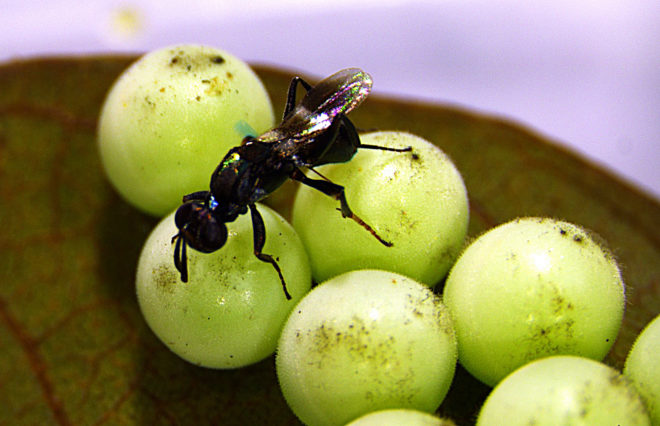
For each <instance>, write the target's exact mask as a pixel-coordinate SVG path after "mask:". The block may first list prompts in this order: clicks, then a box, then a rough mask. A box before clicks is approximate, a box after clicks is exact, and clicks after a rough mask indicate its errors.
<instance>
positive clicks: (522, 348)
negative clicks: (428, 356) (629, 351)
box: [443, 218, 625, 386]
mask: <svg viewBox="0 0 660 426" xmlns="http://www.w3.org/2000/svg"><path fill="white" fill-rule="evenodd" d="M443 297H444V302H445V303H446V304H447V307H448V308H449V310H450V311H451V313H452V316H453V318H454V322H455V327H456V336H457V339H458V353H459V362H460V363H461V364H462V365H463V366H464V367H465V369H466V370H468V371H469V372H470V373H471V374H472V375H473V376H475V377H476V378H477V379H479V380H481V381H482V382H484V383H486V384H487V385H489V386H494V385H496V384H497V382H499V381H500V380H501V379H502V378H504V377H505V376H506V375H507V374H509V373H511V372H512V371H513V370H515V369H516V368H518V367H520V366H522V365H523V364H525V363H527V362H530V361H533V360H535V359H537V358H541V357H544V356H549V355H559V354H565V355H579V356H584V357H588V358H592V359H595V360H602V359H603V358H604V357H605V355H606V354H607V352H608V351H609V349H610V348H611V346H612V345H613V344H614V341H615V340H616V337H617V335H618V332H619V329H620V327H621V321H622V317H623V311H624V301H625V298H624V285H623V281H622V279H621V274H620V271H619V268H618V266H617V263H616V261H615V259H614V257H613V256H612V255H611V254H610V252H609V251H608V250H607V249H606V248H604V247H603V246H602V245H600V244H598V243H597V242H596V241H595V240H594V239H593V238H592V237H591V236H590V234H589V233H587V232H586V231H585V230H583V229H582V228H580V227H578V226H576V225H573V224H571V223H567V222H563V221H558V220H552V219H545V218H523V219H517V220H514V221H511V222H508V223H506V224H503V225H500V226H497V227H495V228H493V229H491V230H489V231H487V232H485V233H484V234H482V235H481V236H479V237H478V238H477V239H476V240H474V241H473V242H472V243H471V244H470V245H469V246H468V247H467V248H466V249H465V251H464V252H463V253H462V254H461V256H460V257H459V259H458V260H457V262H456V264H455V265H454V267H453V268H452V270H451V272H450V273H449V276H448V278H447V281H446V284H445V288H444V296H443Z"/></svg>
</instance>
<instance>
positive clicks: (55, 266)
mask: <svg viewBox="0 0 660 426" xmlns="http://www.w3.org/2000/svg"><path fill="white" fill-rule="evenodd" d="M131 60H133V58H128V57H126V58H90V59H82V58H80V59H44V60H33V61H25V62H15V63H9V64H5V65H4V66H1V67H0V226H1V230H0V250H1V253H0V424H48V423H55V424H95V423H104V422H108V423H112V424H115V423H122V424H160V423H176V424H266V423H268V424H296V423H297V420H296V419H295V416H294V415H293V414H292V413H291V412H290V410H289V409H288V408H287V406H286V404H285V402H284V400H283V398H282V396H281V394H280V391H279V388H278V385H277V380H276V376H275V373H274V367H273V365H274V363H273V359H272V358H269V359H267V360H265V361H263V362H261V363H259V364H257V365H254V366H252V367H249V368H245V369H242V370H236V371H213V370H206V369H202V368H199V367H195V366H193V365H190V364H188V363H186V362H184V361H182V360H180V359H179V358H177V357H176V356H175V355H173V354H171V353H170V352H169V351H168V350H167V349H166V348H165V346H164V345H162V344H161V343H160V342H159V341H158V340H157V339H156V338H155V337H154V335H153V334H152V333H151V332H150V331H149V329H148V328H147V327H146V325H145V323H144V321H143V320H142V318H141V316H140V312H139V309H138V306H137V303H136V300H135V295H134V293H135V290H134V273H135V267H136V264H137V257H138V254H139V250H140V248H141V246H142V243H143V241H144V239H145V238H146V236H147V234H148V233H149V231H150V230H151V227H152V226H153V225H155V220H154V219H153V218H149V217H146V216H144V215H142V214H140V213H139V212H138V211H136V210H135V209H133V208H131V207H130V206H128V205H127V204H126V203H124V202H123V201H122V200H121V199H120V198H119V197H118V196H117V194H116V193H115V192H114V191H113V189H112V188H111V187H110V185H109V184H108V183H107V181H106V180H105V178H104V175H103V172H102V169H101V165H100V161H99V159H98V156H97V152H96V145H95V128H96V121H97V116H98V112H99V109H100V105H101V103H102V101H103V99H104V96H105V94H106V92H107V90H108V88H109V87H110V85H111V84H112V82H113V81H114V79H115V78H116V77H117V76H118V75H119V73H120V72H121V71H122V70H123V69H124V68H125V67H126V66H127V65H128V64H129V63H130V61H131ZM258 72H259V74H260V76H261V77H262V78H263V80H264V82H265V84H266V86H267V87H268V88H269V90H270V93H271V96H272V99H273V102H274V104H275V105H276V106H280V111H281V106H282V105H283V104H284V98H285V94H286V88H287V86H288V83H289V79H290V78H291V74H290V73H285V72H282V71H276V70H272V69H264V68H259V69H258ZM351 116H352V118H353V119H354V121H355V123H356V124H357V126H358V127H360V128H363V129H372V128H378V129H381V130H407V131H410V132H413V133H416V134H418V135H420V136H422V137H425V138H427V139H429V140H431V141H433V142H434V143H436V144H437V145H438V146H440V147H441V148H442V149H444V150H445V151H446V152H447V153H448V154H449V155H450V156H451V157H452V158H453V159H454V161H455V162H456V164H457V166H458V168H459V169H460V171H461V173H462V174H463V176H464V178H465V181H466V185H467V187H468V191H469V195H470V200H471V215H472V218H471V223H470V234H471V235H473V236H474V235H477V234H478V233H479V232H481V231H483V230H485V229H487V228H489V227H491V226H493V225H496V224H498V223H502V222H504V221H507V220H509V219H512V218H514V217H517V216H521V215H543V216H553V217H557V218H561V219H564V220H568V221H571V222H575V223H578V224H582V225H584V226H586V227H588V228H590V229H592V230H593V231H594V232H596V233H598V234H599V235H600V236H601V237H602V238H604V239H605V240H607V241H608V243H609V245H610V247H612V249H613V250H614V252H615V254H616V256H617V257H618V259H619V261H620V262H621V264H622V265H623V268H624V279H625V281H626V283H627V285H628V290H627V291H628V305H627V312H626V317H625V321H624V329H623V331H622V333H621V335H620V337H619V339H618V341H617V343H616V345H615V346H614V348H613V350H612V352H611V353H610V355H609V356H608V358H607V362H608V363H609V364H611V365H614V366H615V367H618V368H620V367H622V365H623V360H624V358H625V355H626V353H627V351H628V349H629V348H630V346H631V344H632V342H633V340H634V338H635V336H636V335H637V333H638V332H639V331H640V330H641V328H642V327H643V326H644V325H645V324H646V323H647V322H648V321H649V320H650V319H651V318H652V317H653V316H654V315H657V313H658V312H660V262H659V260H660V230H659V227H658V224H659V223H658V218H659V217H660V205H658V203H657V202H655V201H653V200H651V199H649V198H647V197H646V196H644V195H643V194H641V193H640V192H638V191H637V190H636V189H634V188H631V187H630V186H627V185H626V184H623V183H621V182H620V181H618V180H617V179H616V178H614V177H612V176H610V175H608V174H607V173H605V172H603V171H602V170H600V169H598V168H597V167H594V166H593V165H590V164H589V163H587V162H585V161H584V160H582V159H580V158H578V157H577V156H575V155H573V154H571V153H569V152H566V151H564V150H562V149H560V148H558V147H557V146H556V145H553V144H552V143H550V142H547V141H545V140H544V139H543V138H542V137H541V136H539V135H536V134H534V133H532V132H530V131H529V130H527V129H525V128H523V127H520V126H518V125H516V124H513V123H510V122H507V121H504V120H502V119H498V118H493V117H487V116H483V115H478V114H475V113H472V112H469V111H466V110H461V109H457V108H452V107H445V106H434V105H423V104H417V103H411V102H402V101H396V100H391V99H379V98H377V97H372V98H371V99H369V100H368V101H367V102H366V104H365V105H364V106H362V107H360V108H359V110H358V111H356V112H355V113H353V114H352V115H351ZM292 189H293V185H292V184H286V185H285V187H284V188H282V189H281V190H280V191H278V192H277V193H276V194H274V196H273V197H272V198H271V199H270V204H271V205H273V206H275V207H276V208H278V209H280V210H281V211H283V212H284V213H285V215H286V214H289V212H290V201H291V194H292ZM457 374H458V376H457V378H456V379H455V380H454V387H453V388H452V390H451V391H450V394H449V396H448V398H447V400H446V401H445V403H444V404H443V406H442V407H441V409H440V412H441V413H443V414H448V415H451V416H452V417H453V418H454V419H455V420H457V421H458V422H459V423H463V422H470V421H474V417H473V415H474V413H475V412H476V410H477V409H478V407H479V404H480V403H481V401H482V400H483V397H484V396H485V394H486V392H487V388H485V387H484V386H482V385H480V384H478V383H476V381H474V380H473V379H471V378H470V377H469V375H468V374H467V373H465V372H464V371H463V370H460V369H459V371H458V373H457Z"/></svg>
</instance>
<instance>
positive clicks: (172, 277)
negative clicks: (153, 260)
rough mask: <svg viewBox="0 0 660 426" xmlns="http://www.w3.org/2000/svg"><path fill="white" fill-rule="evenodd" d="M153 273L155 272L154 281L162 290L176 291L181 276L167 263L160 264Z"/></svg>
mask: <svg viewBox="0 0 660 426" xmlns="http://www.w3.org/2000/svg"><path fill="white" fill-rule="evenodd" d="M152 273H153V274H154V283H155V285H156V287H157V288H158V290H159V291H160V292H162V293H174V290H175V288H176V287H175V286H176V285H178V281H179V276H178V275H177V273H176V272H175V271H174V270H173V269H172V268H170V267H169V266H166V265H158V266H157V267H156V268H154V269H153V271H152Z"/></svg>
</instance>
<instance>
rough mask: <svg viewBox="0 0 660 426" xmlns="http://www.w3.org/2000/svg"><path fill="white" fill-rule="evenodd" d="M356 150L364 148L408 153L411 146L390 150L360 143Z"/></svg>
mask: <svg viewBox="0 0 660 426" xmlns="http://www.w3.org/2000/svg"><path fill="white" fill-rule="evenodd" d="M358 148H360V149H361V148H364V149H378V150H381V151H392V152H410V151H412V146H407V147H405V148H390V147H387V146H380V145H369V144H365V143H361V144H360V145H358Z"/></svg>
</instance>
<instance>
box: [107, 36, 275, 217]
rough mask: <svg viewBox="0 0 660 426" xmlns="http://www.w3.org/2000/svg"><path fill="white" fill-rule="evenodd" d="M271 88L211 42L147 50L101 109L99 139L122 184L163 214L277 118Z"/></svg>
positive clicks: (113, 177)
mask: <svg viewBox="0 0 660 426" xmlns="http://www.w3.org/2000/svg"><path fill="white" fill-rule="evenodd" d="M273 120H274V117H273V109H272V106H271V103H270V99H269V98H268V94H267V93H266V90H265V88H264V86H263V84H262V83H261V81H260V80H259V78H258V77H257V75H256V74H255V73H254V72H253V71H252V69H250V67H249V66H248V65H247V64H246V63H244V62H243V61H241V60H240V59H238V58H237V57H235V56H233V55H231V54H229V53H228V52H225V51H223V50H219V49H216V48H213V47H208V46H200V45H179V46H170V47H165V48H162V49H158V50H155V51H153V52H150V53H148V54H146V55H144V56H142V57H141V58H140V59H138V60H137V61H136V62H135V63H133V64H132V65H131V66H130V67H129V68H128V69H126V70H125V71H124V72H123V73H122V74H121V76H120V77H119V78H118V79H117V81H116V82H115V83H114V85H113V86H112V88H111V89H110V92H109V93H108V95H107V97H106V99H105V102H104V104H103V107H102V110H101V117H100V121H99V125H98V145H99V149H100V154H101V160H102V163H103V167H104V169H105V172H106V174H107V176H108V178H109V180H110V182H111V183H112V184H113V185H114V187H115V188H116V189H117V191H118V192H119V193H120V194H121V195H122V196H123V197H124V198H125V199H126V200H127V201H128V202H130V203H131V204H132V205H134V206H135V207H137V208H139V209H140V210H142V211H144V212H146V213H149V214H152V215H156V216H163V215H165V214H167V213H169V212H170V211H171V210H172V209H174V208H175V207H176V206H177V205H179V204H180V203H181V198H182V196H183V195H185V194H188V193H191V192H195V191H199V190H204V189H207V188H208V186H209V179H210V176H211V173H212V172H213V170H214V169H215V167H216V166H217V165H218V162H219V161H220V160H221V159H222V158H223V157H224V155H225V154H226V153H227V151H228V150H229V149H230V148H232V147H233V146H236V145H239V144H240V143H241V141H242V140H243V138H244V137H245V136H246V135H248V134H252V135H254V134H255V133H256V134H258V133H261V132H263V131H265V130H267V129H269V128H271V127H272V126H273Z"/></svg>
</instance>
